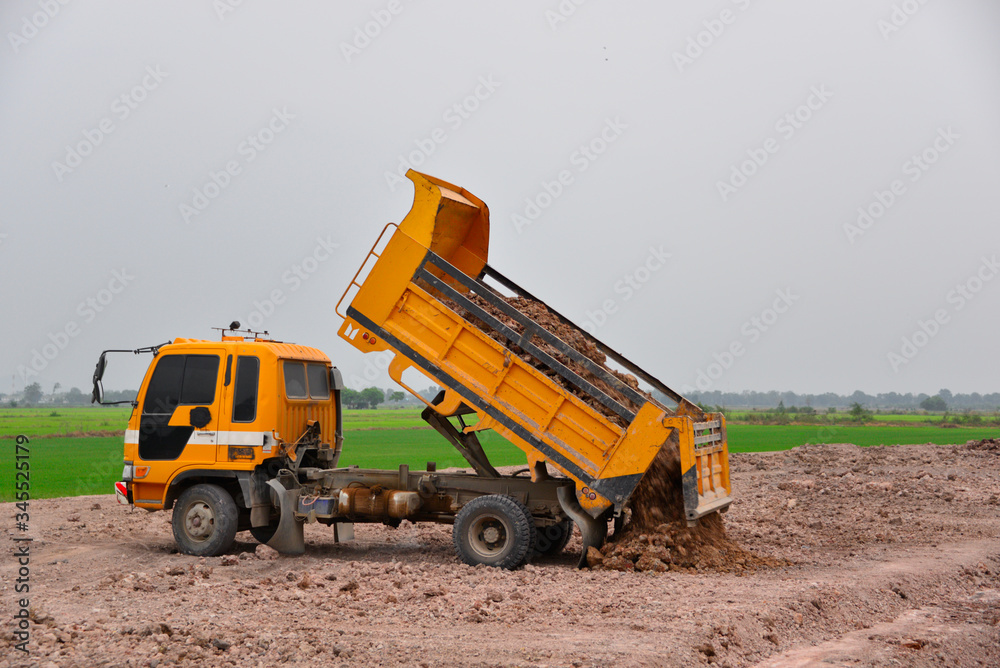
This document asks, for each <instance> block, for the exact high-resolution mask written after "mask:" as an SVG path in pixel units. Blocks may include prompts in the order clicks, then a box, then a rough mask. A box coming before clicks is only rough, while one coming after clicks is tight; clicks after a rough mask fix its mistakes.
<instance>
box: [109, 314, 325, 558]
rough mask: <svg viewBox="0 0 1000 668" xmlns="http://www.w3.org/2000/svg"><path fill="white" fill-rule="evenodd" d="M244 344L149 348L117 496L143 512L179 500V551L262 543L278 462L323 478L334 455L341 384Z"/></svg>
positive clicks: (294, 348) (228, 339)
mask: <svg viewBox="0 0 1000 668" xmlns="http://www.w3.org/2000/svg"><path fill="white" fill-rule="evenodd" d="M248 334H250V335H249V336H226V335H225V332H224V335H223V336H222V340H221V341H207V340H198V339H181V338H178V339H175V340H173V341H172V342H170V343H168V344H166V345H163V346H159V347H156V348H152V349H148V350H149V351H150V352H153V353H154V358H153V360H152V362H151V363H150V365H149V368H148V370H147V371H146V375H145V378H144V379H143V381H142V385H141V387H140V389H139V393H138V396H137V397H136V400H135V401H134V402H133V409H132V414H131V417H130V418H129V422H128V427H127V429H126V432H125V447H124V459H125V462H124V464H125V466H124V470H123V474H122V482H121V483H119V485H118V486H117V489H118V496H119V500H121V501H122V502H124V503H131V504H134V505H135V506H137V507H139V508H146V509H148V510H166V509H171V508H173V507H174V505H175V504H177V503H178V501H179V500H182V501H183V503H184V504H186V506H187V508H186V510H183V511H182V512H181V513H177V512H175V513H174V533H175V537H176V538H177V540H178V545H179V546H180V547H181V549H182V551H185V552H189V553H195V554H197V553H210V552H214V551H216V546H215V545H214V544H213V545H204V544H201V543H202V542H205V541H210V542H212V543H215V542H217V541H220V542H227V543H231V542H232V537H231V536H229V535H228V534H235V532H236V531H238V530H246V529H250V530H252V531H253V532H254V535H255V536H256V537H258V538H259V539H265V540H264V542H266V539H268V538H269V537H270V534H273V530H274V527H275V526H276V524H277V517H276V516H275V513H274V509H273V508H272V505H271V503H270V492H269V490H268V488H267V486H266V481H267V480H269V479H271V478H273V477H274V476H275V475H276V474H277V472H278V471H279V470H280V469H282V468H284V467H285V466H286V465H287V459H286V458H287V457H288V455H289V453H291V456H292V458H293V459H294V458H295V456H296V451H297V452H298V455H299V459H300V461H299V463H300V464H304V463H305V462H303V461H301V459H303V458H306V459H310V460H312V461H311V462H309V463H311V464H313V465H317V466H322V467H324V468H329V467H334V466H336V463H337V459H338V458H339V455H340V449H341V444H342V441H343V438H342V431H341V425H342V421H341V413H340V389H341V381H340V374H339V372H338V371H337V370H336V369H334V368H333V367H332V366H331V364H330V359H329V358H328V357H327V356H326V355H325V354H324V353H322V352H321V351H319V350H317V349H315V348H309V347H306V346H300V345H296V344H292V343H283V342H279V341H273V340H270V339H267V338H261V337H260V336H259V335H258V334H255V333H252V332H248ZM108 352H112V351H108ZM106 354H107V353H104V354H103V355H102V361H103V359H104V355H106ZM98 368H99V370H100V371H101V372H103V364H102V363H99V364H98ZM98 375H99V374H98V373H95V398H98V397H97V395H98V394H99V393H100V390H99V388H98V385H99V383H100V379H99V378H98ZM303 445H305V446H308V447H301V446H303ZM123 497H124V498H123ZM255 503H256V505H257V508H258V510H257V512H254V505H255ZM223 510H225V511H226V512H225V513H223V512H222V511H223ZM222 514H226V515H233V517H226V518H223V517H221V515H222ZM233 519H235V521H231V520H233ZM218 524H226V525H227V526H225V527H218V526H216V525H218ZM229 525H232V526H229ZM216 528H222V529H224V530H223V531H222V532H221V533H220V532H218V531H215V529H216ZM200 538H203V539H204V541H200V540H199V539H200ZM213 539H217V541H216V540H213ZM227 547H228V545H227Z"/></svg>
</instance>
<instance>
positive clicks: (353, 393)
mask: <svg viewBox="0 0 1000 668" xmlns="http://www.w3.org/2000/svg"><path fill="white" fill-rule="evenodd" d="M340 401H341V403H343V404H344V406H346V407H347V408H363V406H362V403H363V401H362V399H361V393H360V392H358V391H357V390H352V389H349V388H345V389H344V391H343V392H341V393H340Z"/></svg>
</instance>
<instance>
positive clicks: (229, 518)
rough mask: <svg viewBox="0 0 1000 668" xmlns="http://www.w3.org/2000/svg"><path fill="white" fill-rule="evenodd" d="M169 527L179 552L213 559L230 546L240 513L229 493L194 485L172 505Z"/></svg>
mask: <svg viewBox="0 0 1000 668" xmlns="http://www.w3.org/2000/svg"><path fill="white" fill-rule="evenodd" d="M172 524H173V528H174V540H176V541H177V547H178V548H179V549H180V551H181V552H183V553H184V554H193V555H195V556H196V557H213V556H215V555H218V554H222V553H223V552H225V551H226V550H228V549H229V548H230V547H231V546H232V544H233V540H234V539H235V538H236V529H237V525H238V524H239V511H238V510H237V508H236V503H235V502H234V501H233V497H232V496H230V494H229V492H227V491H226V490H224V489H223V488H221V487H219V486H218V485H205V484H202V485H194V486H193V487H189V488H188V489H186V490H184V491H183V492H182V493H181V495H180V497H179V498H178V499H177V502H176V503H175V504H174V514H173V519H172Z"/></svg>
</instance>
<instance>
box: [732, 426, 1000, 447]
mask: <svg viewBox="0 0 1000 668" xmlns="http://www.w3.org/2000/svg"><path fill="white" fill-rule="evenodd" d="M726 429H727V432H728V434H727V435H728V438H729V450H730V452H766V451H769V450H787V449H789V448H794V447H795V446H797V445H803V444H805V443H854V444H855V445H860V446H863V447H866V446H872V445H906V444H913V443H936V444H938V445H954V444H962V443H965V442H966V441H970V440H978V439H981V438H996V437H998V436H1000V429H997V428H995V427H994V428H970V429H966V428H961V429H942V428H940V427H922V426H914V427H898V426H885V427H883V426H858V425H826V426H821V425H754V424H733V425H728V426H727V427H726Z"/></svg>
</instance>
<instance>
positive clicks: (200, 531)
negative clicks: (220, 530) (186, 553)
mask: <svg viewBox="0 0 1000 668" xmlns="http://www.w3.org/2000/svg"><path fill="white" fill-rule="evenodd" d="M214 531H215V513H213V512H212V508H211V506H209V505H208V504H207V503H205V502H204V501H195V502H194V503H192V504H191V505H189V506H188V507H187V511H186V512H185V513H184V532H185V533H186V534H187V535H188V537H189V538H190V539H191V540H193V541H196V542H199V543H202V542H204V541H206V540H208V539H209V538H211V536H212V532H214Z"/></svg>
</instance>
